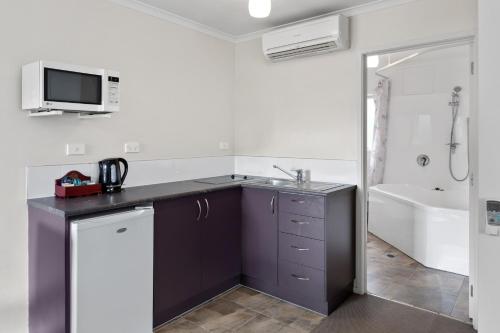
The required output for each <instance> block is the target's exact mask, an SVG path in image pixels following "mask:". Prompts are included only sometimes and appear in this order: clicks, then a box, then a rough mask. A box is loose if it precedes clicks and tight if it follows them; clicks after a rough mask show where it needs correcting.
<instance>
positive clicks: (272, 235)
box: [241, 187, 278, 291]
mask: <svg viewBox="0 0 500 333" xmlns="http://www.w3.org/2000/svg"><path fill="white" fill-rule="evenodd" d="M277 204H278V192H277V191H272V190H267V189H256V188H246V187H245V188H243V192H242V196H241V211H242V242H241V248H242V273H243V278H244V281H245V279H251V280H252V281H254V283H252V284H251V285H252V286H259V287H260V289H263V290H264V291H269V290H272V288H273V286H275V285H277V283H278V209H277Z"/></svg>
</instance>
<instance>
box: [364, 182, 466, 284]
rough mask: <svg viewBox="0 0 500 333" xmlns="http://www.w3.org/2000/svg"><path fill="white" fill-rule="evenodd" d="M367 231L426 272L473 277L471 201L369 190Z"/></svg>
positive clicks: (411, 190) (409, 188) (403, 188)
mask: <svg viewBox="0 0 500 333" xmlns="http://www.w3.org/2000/svg"><path fill="white" fill-rule="evenodd" d="M368 198H369V213H368V231H370V232H371V233H373V234H374V235H375V236H377V237H379V238H381V239H383V240H384V241H386V242H387V243H389V244H391V245H393V246H394V247H396V248H397V249H399V250H401V251H402V252H404V253H405V254H407V255H408V256H410V257H412V258H413V259H415V260H417V261H418V262H420V263H422V264H423V265H424V266H427V267H431V268H436V269H440V270H443V271H448V272H453V273H458V274H462V275H469V212H468V197H467V193H466V191H465V190H463V191H443V192H440V191H434V190H431V189H425V188H422V187H419V186H416V185H407V184H380V185H377V186H373V187H371V188H370V189H369V193H368Z"/></svg>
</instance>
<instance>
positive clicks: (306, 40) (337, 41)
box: [262, 15, 350, 61]
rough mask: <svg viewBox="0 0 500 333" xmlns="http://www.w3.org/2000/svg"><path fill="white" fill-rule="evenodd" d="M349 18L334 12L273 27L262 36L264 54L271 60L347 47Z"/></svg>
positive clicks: (348, 42)
mask: <svg viewBox="0 0 500 333" xmlns="http://www.w3.org/2000/svg"><path fill="white" fill-rule="evenodd" d="M349 47H350V40H349V20H348V18H346V17H345V16H342V15H335V16H329V17H325V18H321V19H318V20H313V21H308V22H305V23H301V24H296V25H293V26H289V27H285V28H282V29H277V30H275V31H271V32H269V33H267V34H264V35H263V36H262V48H263V51H264V55H265V56H266V57H267V58H268V59H270V60H272V61H281V60H287V59H291V58H296V57H301V56H306V55H314V54H323V53H328V52H333V51H337V50H343V49H348V48H349Z"/></svg>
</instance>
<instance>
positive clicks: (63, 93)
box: [22, 61, 120, 114]
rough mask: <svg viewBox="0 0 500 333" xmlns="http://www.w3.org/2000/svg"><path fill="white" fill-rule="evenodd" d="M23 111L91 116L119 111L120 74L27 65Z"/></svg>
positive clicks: (46, 64)
mask: <svg viewBox="0 0 500 333" xmlns="http://www.w3.org/2000/svg"><path fill="white" fill-rule="evenodd" d="M22 108H23V110H29V111H32V112H39V111H52V110H60V111H66V112H84V113H89V114H98V113H110V112H117V111H120V74H119V73H118V72H115V71H110V70H106V69H100V68H90V67H83V66H76V65H68V64H61V63H56V62H48V61H37V62H33V63H30V64H27V65H24V66H23V69H22Z"/></svg>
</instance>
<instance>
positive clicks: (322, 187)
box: [255, 178, 343, 191]
mask: <svg viewBox="0 0 500 333" xmlns="http://www.w3.org/2000/svg"><path fill="white" fill-rule="evenodd" d="M255 184H261V185H266V186H272V187H281V188H294V189H300V190H304V191H328V190H331V189H334V188H337V187H341V186H343V185H342V184H335V183H320V182H305V183H298V182H296V181H293V180H285V179H276V178H268V179H265V180H261V181H257V182H255Z"/></svg>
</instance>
